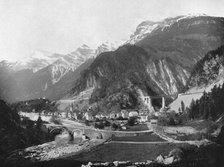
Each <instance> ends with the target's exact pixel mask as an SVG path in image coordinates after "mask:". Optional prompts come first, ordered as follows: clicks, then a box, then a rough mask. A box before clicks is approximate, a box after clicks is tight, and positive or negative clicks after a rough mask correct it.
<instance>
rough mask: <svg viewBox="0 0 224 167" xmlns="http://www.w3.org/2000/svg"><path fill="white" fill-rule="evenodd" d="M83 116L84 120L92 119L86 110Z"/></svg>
mask: <svg viewBox="0 0 224 167" xmlns="http://www.w3.org/2000/svg"><path fill="white" fill-rule="evenodd" d="M84 118H85V119H86V120H88V121H91V120H93V116H92V115H91V114H90V113H88V112H85V114H84Z"/></svg>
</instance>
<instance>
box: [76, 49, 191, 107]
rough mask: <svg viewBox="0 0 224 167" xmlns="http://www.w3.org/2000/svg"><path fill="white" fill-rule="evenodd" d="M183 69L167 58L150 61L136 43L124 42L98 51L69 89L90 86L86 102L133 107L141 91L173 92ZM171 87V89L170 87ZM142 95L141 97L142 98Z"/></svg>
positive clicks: (154, 93) (185, 75)
mask: <svg viewBox="0 0 224 167" xmlns="http://www.w3.org/2000/svg"><path fill="white" fill-rule="evenodd" d="M187 77H188V76H187V73H186V71H185V70H184V69H183V68H181V67H180V66H179V65H177V64H174V63H173V62H172V61H170V60H169V58H165V59H162V60H156V61H154V60H153V59H152V58H151V56H150V55H149V54H148V53H147V52H146V51H145V50H144V49H142V48H140V47H138V46H132V45H126V46H122V47H120V48H118V49H117V50H116V51H114V52H106V53H102V54H100V55H99V56H98V57H97V58H96V59H95V60H94V62H93V63H92V64H91V65H90V67H89V68H88V69H87V70H85V71H84V72H83V74H82V76H81V78H80V80H79V81H78V82H77V83H76V85H75V87H74V89H73V92H74V93H75V94H77V95H78V94H79V93H80V92H82V91H85V90H87V89H90V88H94V91H93V93H92V94H91V97H89V98H90V102H97V101H101V100H102V103H104V104H105V105H108V107H109V108H110V107H112V106H113V105H117V104H119V105H120V106H121V107H123V108H128V107H131V108H135V107H136V106H137V105H138V104H139V103H140V102H141V100H142V99H141V98H140V99H141V100H139V96H140V95H142V94H145V95H147V94H150V95H156V94H173V92H174V93H175V92H176V91H177V90H178V89H181V88H180V87H176V85H178V86H179V85H180V83H182V82H186V81H183V78H185V79H186V78H187ZM171 87H172V89H170V88H171ZM142 98H143V97H142Z"/></svg>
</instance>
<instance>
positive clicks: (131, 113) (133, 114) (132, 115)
mask: <svg viewBox="0 0 224 167" xmlns="http://www.w3.org/2000/svg"><path fill="white" fill-rule="evenodd" d="M128 116H129V117H137V116H138V112H137V111H131V112H129V114H128Z"/></svg>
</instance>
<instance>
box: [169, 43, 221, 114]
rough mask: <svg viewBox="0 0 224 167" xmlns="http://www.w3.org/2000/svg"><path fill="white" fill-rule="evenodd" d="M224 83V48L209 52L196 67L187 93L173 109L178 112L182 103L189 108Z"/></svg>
mask: <svg viewBox="0 0 224 167" xmlns="http://www.w3.org/2000/svg"><path fill="white" fill-rule="evenodd" d="M223 83H224V46H223V45H222V46H221V47H219V48H217V49H216V50H213V51H210V52H208V53H207V54H206V55H205V56H204V57H203V58H202V59H201V60H199V61H198V62H197V64H196V65H195V66H194V68H193V70H192V73H191V76H190V78H189V80H188V83H187V86H186V88H185V92H184V93H182V94H179V96H178V98H177V99H176V100H175V101H174V102H173V103H171V104H170V106H171V108H172V109H174V110H176V111H177V110H178V108H179V107H180V103H181V101H183V102H184V103H185V106H186V107H188V106H189V105H190V103H191V101H192V99H194V100H197V99H200V98H201V97H202V95H203V93H204V92H210V91H211V90H212V88H214V86H217V87H219V86H222V84H223Z"/></svg>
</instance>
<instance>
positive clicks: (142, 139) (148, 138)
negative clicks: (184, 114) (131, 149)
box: [112, 134, 164, 142]
mask: <svg viewBox="0 0 224 167" xmlns="http://www.w3.org/2000/svg"><path fill="white" fill-rule="evenodd" d="M112 140H113V141H132V142H159V141H164V140H163V139H162V138H160V137H159V136H157V135H156V134H149V135H142V136H133V137H114V138H113V139H112Z"/></svg>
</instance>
